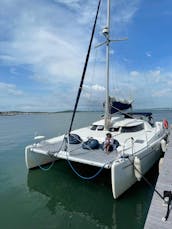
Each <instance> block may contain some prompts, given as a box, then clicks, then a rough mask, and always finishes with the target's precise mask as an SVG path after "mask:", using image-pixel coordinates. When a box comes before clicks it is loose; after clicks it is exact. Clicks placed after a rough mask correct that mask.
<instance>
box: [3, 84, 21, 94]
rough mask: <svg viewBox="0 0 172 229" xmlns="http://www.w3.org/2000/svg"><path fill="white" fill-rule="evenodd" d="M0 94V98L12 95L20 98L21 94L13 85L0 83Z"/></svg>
mask: <svg viewBox="0 0 172 229" xmlns="http://www.w3.org/2000/svg"><path fill="white" fill-rule="evenodd" d="M0 94H1V96H4V95H14V96H20V95H22V94H23V92H22V91H21V90H18V89H17V87H16V85H14V84H7V83H3V82H0Z"/></svg>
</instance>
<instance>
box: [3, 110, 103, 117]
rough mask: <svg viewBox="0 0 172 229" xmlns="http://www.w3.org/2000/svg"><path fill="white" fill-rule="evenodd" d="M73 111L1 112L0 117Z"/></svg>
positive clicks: (69, 111) (68, 111)
mask: <svg viewBox="0 0 172 229" xmlns="http://www.w3.org/2000/svg"><path fill="white" fill-rule="evenodd" d="M71 112H73V111H72V110H66V111H0V116H14V115H32V114H35V115H37V114H58V113H71ZM77 112H94V111H77ZM95 112H101V111H95Z"/></svg>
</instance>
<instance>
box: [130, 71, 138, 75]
mask: <svg viewBox="0 0 172 229" xmlns="http://www.w3.org/2000/svg"><path fill="white" fill-rule="evenodd" d="M130 75H131V76H139V75H140V73H139V72H138V71H131V72H130Z"/></svg>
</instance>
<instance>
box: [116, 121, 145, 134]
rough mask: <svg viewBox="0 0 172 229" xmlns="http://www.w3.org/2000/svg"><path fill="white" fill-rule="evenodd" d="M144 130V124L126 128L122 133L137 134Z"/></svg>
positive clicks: (123, 128)
mask: <svg viewBox="0 0 172 229" xmlns="http://www.w3.org/2000/svg"><path fill="white" fill-rule="evenodd" d="M143 129H144V124H143V123H142V124H140V125H137V126H124V127H122V129H121V133H129V132H137V131H140V130H143Z"/></svg>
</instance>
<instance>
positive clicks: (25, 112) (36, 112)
mask: <svg viewBox="0 0 172 229" xmlns="http://www.w3.org/2000/svg"><path fill="white" fill-rule="evenodd" d="M134 110H136V111H148V110H150V111H161V110H169V111H170V110H171V111H172V108H145V109H134ZM71 112H73V111H72V110H66V111H0V116H15V115H32V114H35V115H37V114H59V113H71ZM77 112H103V111H100V110H99V111H98V110H97V111H77Z"/></svg>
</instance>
